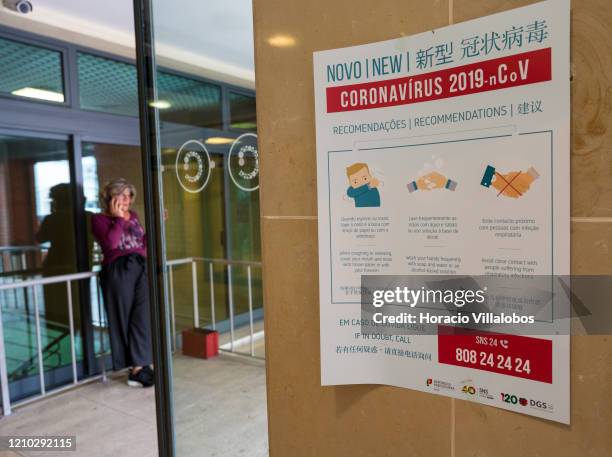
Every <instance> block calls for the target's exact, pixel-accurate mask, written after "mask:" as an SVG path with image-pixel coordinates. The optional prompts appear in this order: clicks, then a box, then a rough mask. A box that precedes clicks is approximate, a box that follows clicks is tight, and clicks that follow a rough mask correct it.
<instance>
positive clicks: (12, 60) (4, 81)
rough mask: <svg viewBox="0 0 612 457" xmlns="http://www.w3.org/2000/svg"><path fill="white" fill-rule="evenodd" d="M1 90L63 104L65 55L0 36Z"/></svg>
mask: <svg viewBox="0 0 612 457" xmlns="http://www.w3.org/2000/svg"><path fill="white" fill-rule="evenodd" d="M0 68H2V71H0V92H2V93H5V94H11V95H14V96H17V97H24V98H28V99H31V100H44V101H47V102H55V103H64V100H65V97H64V84H63V80H62V74H63V73H62V54H61V52H59V51H53V50H51V49H46V48H40V47H38V46H32V45H29V44H24V43H18V42H16V41H12V40H7V39H4V38H0Z"/></svg>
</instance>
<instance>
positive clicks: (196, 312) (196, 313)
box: [166, 257, 262, 357]
mask: <svg viewBox="0 0 612 457" xmlns="http://www.w3.org/2000/svg"><path fill="white" fill-rule="evenodd" d="M198 262H203V263H208V277H209V284H210V315H211V327H212V329H213V330H215V329H216V325H217V321H216V317H215V290H214V287H215V281H214V277H213V276H214V275H213V266H214V265H215V264H219V265H225V266H227V276H228V277H227V279H228V285H227V286H228V300H229V324H230V342H229V351H230V352H235V351H234V345H235V341H236V338H235V334H234V331H235V322H234V318H235V316H234V291H233V287H232V267H234V266H246V267H247V285H248V304H249V341H250V346H251V348H250V349H251V350H250V355H251V357H255V332H254V322H253V320H254V319H253V285H252V281H253V279H252V268H253V267H261V266H262V263H261V262H258V261H249V260H228V259H216V258H210V257H186V258H184V259H175V260H169V261H167V262H166V267H167V268H168V283H169V284H168V285H169V296H170V318H171V327H172V328H171V336H172V351H174V350H175V349H176V313H175V307H174V269H173V267H175V266H178V265H188V264H191V284H192V297H193V326H194V327H195V328H200V304H199V298H198V283H197V263H198Z"/></svg>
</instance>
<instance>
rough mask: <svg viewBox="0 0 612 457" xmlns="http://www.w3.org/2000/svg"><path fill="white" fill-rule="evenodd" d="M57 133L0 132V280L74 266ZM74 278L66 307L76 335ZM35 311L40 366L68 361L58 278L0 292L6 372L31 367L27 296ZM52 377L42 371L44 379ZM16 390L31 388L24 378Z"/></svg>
mask: <svg viewBox="0 0 612 457" xmlns="http://www.w3.org/2000/svg"><path fill="white" fill-rule="evenodd" d="M67 159H68V151H67V144H66V142H65V141H58V140H43V139H34V138H21V137H15V136H0V255H1V258H0V259H1V261H0V282H1V283H5V284H6V283H14V282H19V281H22V280H26V279H35V278H41V277H50V276H56V275H61V274H69V273H75V272H76V255H75V237H74V229H73V227H74V223H73V196H72V191H71V186H70V183H69V174H70V173H69V166H68V160H67ZM77 286H78V284H77V283H76V282H75V283H73V294H72V295H73V313H74V316H75V320H74V323H75V333H76V335H77V341H76V343H77V345H76V346H77V359H80V358H81V357H82V354H81V353H82V350H81V343H80V321H79V302H78V294H77ZM35 299H36V300H37V301H38V305H39V309H40V318H41V320H40V321H41V342H42V348H43V363H44V368H45V372H49V371H50V370H53V369H54V368H58V367H61V366H66V365H69V364H70V363H71V350H70V337H69V335H70V330H69V319H68V299H67V289H66V284H65V283H64V284H49V285H45V286H38V287H36V288H29V289H13V290H6V291H1V292H0V306H2V317H3V329H4V337H5V343H6V353H7V365H8V372H9V380H10V381H17V380H24V379H28V378H30V377H32V379H35V378H33V377H34V376H35V375H36V374H37V373H38V359H37V343H36V341H37V340H36V331H35V314H34V305H33V304H34V300H35ZM55 382H57V381H56V380H55V378H53V377H51V378H49V377H47V379H46V384H47V387H50V386H53V385H54V383H55ZM30 390H31V392H29V391H28V390H27V388H26V389H25V390H23V389H22V390H21V391H20V392H18V393H17V394H16V395H19V396H25V395H27V394H31V393H36V392H37V391H38V385H37V384H31V385H30Z"/></svg>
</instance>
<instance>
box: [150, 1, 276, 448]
mask: <svg viewBox="0 0 612 457" xmlns="http://www.w3.org/2000/svg"><path fill="white" fill-rule="evenodd" d="M152 5H153V9H154V17H155V19H156V23H155V24H153V26H154V28H155V40H156V42H155V45H156V49H158V50H161V49H164V50H168V49H172V50H173V51H175V52H176V56H177V57H178V56H185V57H188V59H187V62H188V63H189V65H190V66H191V67H192V68H195V67H199V68H200V69H201V70H202V71H200V72H198V74H204V73H203V71H206V72H207V74H218V75H220V76H223V78H224V80H225V81H232V84H233V85H232V89H231V90H228V89H227V88H223V89H222V90H221V88H222V87H223V86H222V83H221V82H220V83H219V84H218V86H215V85H214V84H212V85H211V84H207V83H205V82H201V81H197V80H196V78H193V80H191V81H190V78H184V77H182V76H174V75H170V71H171V70H169V69H159V68H158V69H157V71H158V78H157V84H158V87H157V89H158V94H159V95H158V100H156V101H153V103H155V105H154V106H156V107H157V108H158V110H159V111H158V112H159V119H160V121H161V125H157V129H158V130H157V132H156V133H157V134H158V137H159V139H160V143H161V145H162V151H161V156H162V165H163V166H162V170H161V178H160V180H161V182H162V184H163V198H164V202H163V204H164V207H165V209H166V211H167V219H166V220H165V222H164V225H165V235H166V239H165V242H166V254H167V259H166V260H167V264H168V269H167V270H166V271H167V276H166V278H165V279H166V281H165V285H168V286H169V287H168V299H169V303H166V306H167V308H168V309H169V311H170V316H171V318H172V317H173V318H174V319H173V320H172V321H171V325H172V327H171V330H173V329H174V328H176V331H172V332H171V333H173V335H172V336H173V337H174V338H173V339H172V341H171V345H172V348H173V349H174V353H173V358H172V376H173V383H172V384H173V389H174V390H173V392H172V395H173V399H172V403H173V407H174V414H175V423H174V425H175V427H174V430H172V434H173V436H174V437H175V438H176V454H177V455H178V456H187V455H194V454H197V453H198V452H200V453H201V452H202V449H210V450H214V452H216V453H217V454H219V455H234V454H235V453H236V452H235V451H236V449H240V448H242V447H243V446H246V442H244V443H240V440H239V439H233V438H232V439H229V438H228V437H229V436H230V435H232V434H231V433H229V434H227V433H225V432H224V433H221V434H219V433H217V432H215V430H222V431H228V430H229V431H231V430H232V427H233V428H235V427H238V428H239V429H240V430H242V431H243V432H244V433H242V434H241V436H246V435H248V436H251V437H253V436H256V437H257V439H256V441H257V443H256V444H255V445H253V443H251V442H250V443H248V446H251V447H252V449H257V452H258V453H261V454H262V455H263V453H264V452H266V450H265V449H266V447H267V441H266V436H267V430H266V425H265V421H266V418H265V417H266V414H265V408H266V404H265V397H264V395H258V394H257V393H256V392H261V393H263V392H264V391H265V386H264V377H265V373H264V371H263V366H262V367H261V371H259V372H258V373H257V374H256V375H254V377H252V378H246V377H244V376H243V374H242V372H241V371H240V363H241V362H239V361H238V360H239V358H238V357H235V358H234V359H235V360H234V361H232V360H229V358H228V359H225V360H223V361H222V362H223V363H222V364H219V365H218V364H215V363H209V362H208V363H207V362H204V361H198V360H197V359H193V358H189V357H185V355H196V354H195V351H193V352H192V351H190V350H189V349H190V348H192V349H195V350H197V349H196V348H201V345H202V344H203V342H197V343H196V341H195V340H196V339H199V338H200V336H197V335H202V333H203V332H199V331H197V332H196V331H193V327H195V326H197V327H200V328H202V327H205V328H207V329H208V330H211V329H212V328H214V329H215V330H217V332H218V335H217V336H218V338H219V346H220V348H221V349H222V350H223V351H232V352H235V353H236V352H239V353H242V354H245V355H251V344H250V336H251V335H253V337H254V338H253V344H254V354H255V355H256V356H259V357H262V356H263V355H264V354H263V352H264V351H263V319H262V318H263V303H262V293H261V281H262V279H261V263H260V256H261V248H260V233H259V190H258V182H259V167H258V155H257V148H256V146H257V142H256V138H257V137H256V135H255V133H251V132H255V131H256V116H255V100H254V97H253V96H249V95H250V94H249V93H250V92H252V90H251V88H252V87H253V82H254V81H253V79H252V75H253V73H254V72H253V55H252V49H253V42H252V34H251V31H252V23H253V19H252V15H251V9H250V2H246V3H244V4H240V3H239V2H225V3H223V2H217V3H215V2H197V1H190V2H187V3H185V5H183V6H187V8H182V9H181V8H179V9H177V8H176V7H175V6H174V5H171V3H170V2H166V1H160V0H153V1H152ZM177 70H179V69H177ZM223 92H225V94H224V95H223V97H221V94H222V93H223ZM226 95H227V96H226ZM149 102H152V101H149ZM222 103H226V105H225V106H222ZM177 124H181V125H177ZM186 126H189V127H186ZM211 128H212V129H215V131H211V130H209V129H211ZM236 130H241V131H242V132H244V133H243V134H242V135H240V136H239V135H238V134H237V133H236ZM238 137H239V138H241V139H240V140H238ZM247 139H248V140H249V141H246V140H247ZM249 271H250V273H251V274H250V277H251V281H250V282H249ZM249 284H250V287H249ZM249 290H250V292H251V294H250V295H251V298H252V304H253V308H254V309H255V313H253V314H252V315H251V316H250V315H249ZM213 310H214V320H213V312H212V311H213ZM195 315H197V316H198V318H197V319H196V318H194V316H195ZM250 317H251V318H252V320H253V333H251V326H250V325H249V323H250ZM213 338H214V336H213ZM259 348H261V350H260V349H259ZM243 360H244V359H243ZM234 363H236V364H238V365H234ZM217 367H218V368H219V370H218V371H217V372H216V373H213V372H211V370H216V369H217ZM248 376H251V375H250V374H249V375H248ZM217 377H218V379H221V380H222V381H220V382H219V384H217V385H215V384H214V383H210V381H212V380H213V379H215V378H217ZM196 379H197V380H198V381H197V382H193V380H196ZM240 389H242V390H244V389H248V391H249V395H248V397H249V398H248V399H247V398H246V397H245V396H243V397H244V398H238V397H236V395H234V393H235V392H238V391H239V390H240ZM252 394H254V395H252ZM194 401H196V402H197V405H196V406H197V408H194ZM245 408H246V410H248V411H249V417H250V418H249V419H248V420H246V419H245V415H244V411H245ZM196 410H197V411H196ZM202 410H206V411H207V414H205V416H206V417H200V416H202V415H201V414H199V413H198V411H202ZM209 416H210V417H211V419H209ZM254 417H256V418H257V419H253V418H254ZM209 420H210V422H208V421H209ZM209 424H210V425H209ZM236 430H237V429H236ZM245 434H246V435H245ZM222 435H223V436H222ZM245 449H246V448H245ZM211 452H212V451H211Z"/></svg>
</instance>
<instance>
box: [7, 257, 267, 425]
mask: <svg viewBox="0 0 612 457" xmlns="http://www.w3.org/2000/svg"><path fill="white" fill-rule="evenodd" d="M198 263H204V264H206V265H208V277H209V283H210V306H211V326H212V329H216V327H217V320H216V317H215V314H216V313H215V308H216V303H215V281H214V271H213V270H214V266H215V265H224V266H226V267H227V292H228V307H229V333H230V341H229V343H228V344H227V345H222V346H221V347H220V349H221V350H224V351H229V352H238V353H241V352H239V351H236V350H235V349H236V346H238V343H239V342H240V341H241V340H243V339H242V338H241V339H239V340H236V339H235V330H236V329H235V307H234V290H233V289H234V288H233V279H232V278H233V268H234V267H238V266H244V267H246V271H247V291H248V294H247V297H248V309H249V311H248V319H249V335H248V338H247V340H248V342H249V343H250V355H251V356H252V357H255V341H256V340H257V339H258V338H260V337H263V331H260V332H257V333H255V331H254V313H253V284H252V281H253V279H252V277H253V275H252V272H253V268H260V267H261V262H248V261H239V260H234V261H232V260H225V259H211V258H204V257H188V258H184V259H176V260H170V261H168V262H166V265H167V271H168V283H169V298H170V316H171V327H172V328H171V332H172V350H173V351H174V350H175V349H176V346H177V344H176V342H177V332H176V313H175V293H174V268H175V267H177V266H179V265H188V264H191V282H192V293H193V295H192V298H193V303H192V306H193V308H192V309H193V326H194V327H196V328H199V327H200V313H199V311H200V307H199V297H198V281H197V273H198ZM90 278H95V289H96V297H97V300H96V301H97V304H98V323H99V324H101V315H102V312H101V309H100V303H101V301H102V300H101V299H100V284H99V278H98V273H97V272H96V271H93V272H85V273H75V274H68V275H61V276H52V277H47V278H36V279H28V280H22V281H18V282H12V283H6V284H0V292H2V293H5V292H7V291H10V290H14V291H16V290H19V289H23V290H24V292H25V295H26V296H27V289H28V288H32V291H33V294H32V297H33V299H32V302H33V307H34V321H35V333H36V356H35V357H33V358H32V359H31V360H32V361H33V360H36V361H37V364H38V375H39V383H40V393H39V394H38V395H36V396H34V397H30V398H28V399H26V400H22V401H19V402H17V403H15V405H20V404H24V403H27V402H30V401H33V400H35V399H38V398H41V397H44V396H46V395H47V394H48V393H50V392H47V389H46V385H45V367H44V357H43V352H44V349H43V345H42V335H41V313H40V306H39V298H38V294H37V293H36V288H37V287H38V286H44V285H49V284H61V283H65V284H66V297H67V306H68V318H69V335H70V352H71V364H72V383H70V384H69V385H68V386H62V387H60V388H56V389H54V390H53V393H56V392H58V391H61V390H66V389H69V388H72V387H74V386H76V385H79V384H82V383H85V382H91V381H92V380H96V379H100V378H102V379H106V371H105V365H104V358H102V374H101V375H98V376H94V377H91V378H87V379H84V380H80V381H79V379H78V373H77V358H76V343H75V326H74V316H73V306H72V305H73V299H72V283H73V282H74V281H79V280H83V279H90ZM26 311H27V312H28V314H29V311H28V310H27V309H26ZM100 338H101V340H100V344H101V351H102V354H104V342H103V335H102V332H100ZM0 391H1V398H2V405H3V415H5V416H8V415H10V414H11V409H12V408H11V401H10V395H9V384H8V368H7V363H6V348H5V339H4V323H3V316H2V306H1V305H0Z"/></svg>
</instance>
